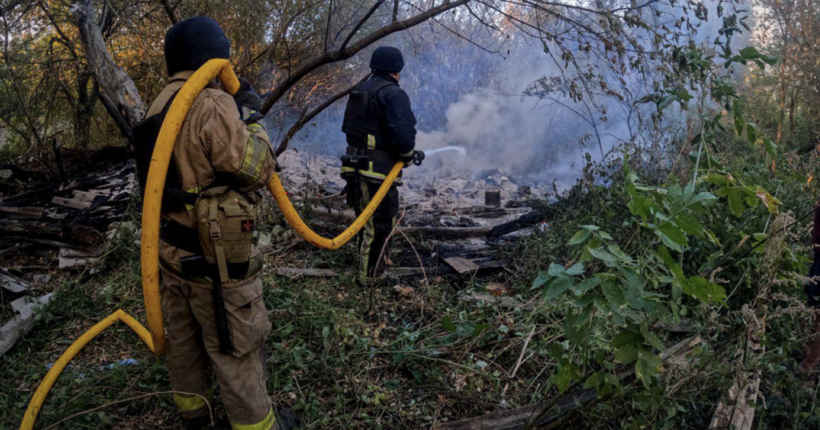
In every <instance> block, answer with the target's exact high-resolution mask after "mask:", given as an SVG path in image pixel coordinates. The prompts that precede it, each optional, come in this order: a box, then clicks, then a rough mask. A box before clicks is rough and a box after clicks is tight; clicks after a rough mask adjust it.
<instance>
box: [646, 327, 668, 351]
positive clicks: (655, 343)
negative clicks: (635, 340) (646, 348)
mask: <svg viewBox="0 0 820 430" xmlns="http://www.w3.org/2000/svg"><path fill="white" fill-rule="evenodd" d="M647 327H648V325H647V324H643V325H641V335H642V336H643V339H644V340H645V341H646V343H648V344H650V345H652V347H653V348H655V349H658V350H661V351H662V350H663V349H664V346H663V343H662V342H661V340H660V339H659V338H658V335H656V334H655V333H653V332H651V331H649V329H648V328H647Z"/></svg>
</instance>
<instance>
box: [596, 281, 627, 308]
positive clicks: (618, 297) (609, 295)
mask: <svg viewBox="0 0 820 430" xmlns="http://www.w3.org/2000/svg"><path fill="white" fill-rule="evenodd" d="M601 291H603V292H604V297H606V299H607V301H608V302H609V305H610V306H612V308H613V310H616V311H620V309H621V308H622V307H623V306H624V305H626V297H624V292H623V290H622V289H621V288H620V286H618V285H616V284H614V283H612V282H606V283H604V286H603V287H601Z"/></svg>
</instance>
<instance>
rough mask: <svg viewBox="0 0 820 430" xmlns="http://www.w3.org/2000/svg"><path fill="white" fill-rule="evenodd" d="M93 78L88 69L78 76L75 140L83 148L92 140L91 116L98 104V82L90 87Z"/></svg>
mask: <svg viewBox="0 0 820 430" xmlns="http://www.w3.org/2000/svg"><path fill="white" fill-rule="evenodd" d="M91 80H92V75H91V72H90V71H89V70H88V69H86V70H83V71H81V72H80V73H79V77H78V78H77V106H76V107H75V108H74V142H75V143H76V144H77V145H78V146H79V147H81V148H88V144H89V141H90V140H91V117H92V115H93V114H94V106H96V105H97V94H96V93H97V88H98V86H97V83H96V82H93V88H90V89H89V88H88V83H89V81H91Z"/></svg>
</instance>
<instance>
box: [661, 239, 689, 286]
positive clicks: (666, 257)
mask: <svg viewBox="0 0 820 430" xmlns="http://www.w3.org/2000/svg"><path fill="white" fill-rule="evenodd" d="M656 254H657V256H658V257H659V258H660V259H661V261H663V262H664V264H666V267H668V268H669V271H670V272H672V276H674V277H675V279H677V280H678V281H685V280H686V276H684V274H683V269H681V267H680V265H679V264H678V263H677V262H676V261H675V260H674V259H673V258H672V255H671V254H669V250H668V249H666V247H664V246H661V247H659V248H658V252H657V253H656Z"/></svg>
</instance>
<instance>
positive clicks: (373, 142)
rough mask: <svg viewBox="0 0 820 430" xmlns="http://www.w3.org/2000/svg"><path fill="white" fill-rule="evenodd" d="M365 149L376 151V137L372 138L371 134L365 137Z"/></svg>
mask: <svg viewBox="0 0 820 430" xmlns="http://www.w3.org/2000/svg"><path fill="white" fill-rule="evenodd" d="M367 148H368V149H376V136H373V135H372V134H368V135H367Z"/></svg>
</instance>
